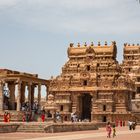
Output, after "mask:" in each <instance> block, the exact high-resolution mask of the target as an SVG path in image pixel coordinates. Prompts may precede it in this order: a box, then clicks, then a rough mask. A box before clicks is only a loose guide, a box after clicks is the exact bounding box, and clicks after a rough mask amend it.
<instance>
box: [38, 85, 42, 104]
mask: <svg viewBox="0 0 140 140" xmlns="http://www.w3.org/2000/svg"><path fill="white" fill-rule="evenodd" d="M38 105H39V106H40V105H41V84H38Z"/></svg>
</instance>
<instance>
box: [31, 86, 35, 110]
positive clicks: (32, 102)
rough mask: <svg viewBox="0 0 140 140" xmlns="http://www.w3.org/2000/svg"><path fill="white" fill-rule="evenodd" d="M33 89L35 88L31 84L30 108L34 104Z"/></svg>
mask: <svg viewBox="0 0 140 140" xmlns="http://www.w3.org/2000/svg"><path fill="white" fill-rule="evenodd" d="M34 89H35V86H34V85H32V86H31V108H32V107H33V104H34Z"/></svg>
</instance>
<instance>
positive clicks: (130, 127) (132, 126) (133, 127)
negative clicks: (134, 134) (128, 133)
mask: <svg viewBox="0 0 140 140" xmlns="http://www.w3.org/2000/svg"><path fill="white" fill-rule="evenodd" d="M136 125H137V123H136V121H130V120H129V121H128V126H129V130H135V129H136Z"/></svg>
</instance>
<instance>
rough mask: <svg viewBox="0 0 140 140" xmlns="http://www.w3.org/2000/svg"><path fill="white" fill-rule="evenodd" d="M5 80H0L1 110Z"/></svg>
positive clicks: (0, 107)
mask: <svg viewBox="0 0 140 140" xmlns="http://www.w3.org/2000/svg"><path fill="white" fill-rule="evenodd" d="M3 86H4V85H3V82H2V81H0V111H2V110H3Z"/></svg>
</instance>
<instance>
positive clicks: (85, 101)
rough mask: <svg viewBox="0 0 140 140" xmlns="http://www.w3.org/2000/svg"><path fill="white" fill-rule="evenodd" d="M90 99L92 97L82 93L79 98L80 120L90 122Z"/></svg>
mask: <svg viewBox="0 0 140 140" xmlns="http://www.w3.org/2000/svg"><path fill="white" fill-rule="evenodd" d="M91 98H92V96H91V95H90V94H87V93H84V94H83V95H82V96H81V100H80V101H81V107H80V108H81V109H80V112H81V113H80V114H81V119H82V120H85V119H87V120H89V121H90V120H91V108H92V104H91Z"/></svg>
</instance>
